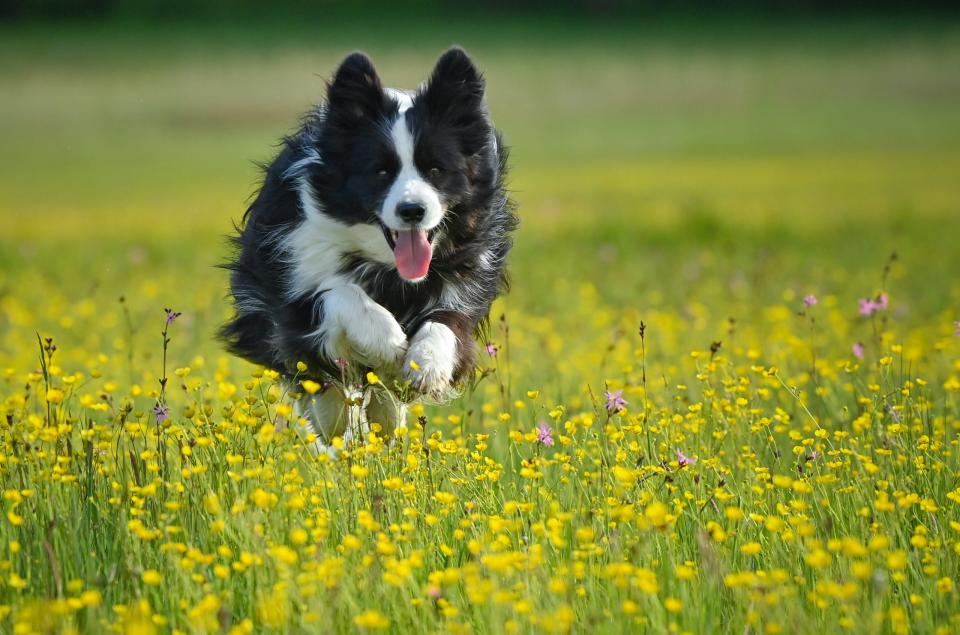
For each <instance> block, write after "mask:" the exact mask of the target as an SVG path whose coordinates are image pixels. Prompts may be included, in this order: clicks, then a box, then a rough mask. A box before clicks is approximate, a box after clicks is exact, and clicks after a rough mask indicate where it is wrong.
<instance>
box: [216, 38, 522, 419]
mask: <svg viewBox="0 0 960 635" xmlns="http://www.w3.org/2000/svg"><path fill="white" fill-rule="evenodd" d="M506 163H507V150H506V148H505V146H504V145H503V143H502V141H501V138H500V135H499V133H498V132H497V131H496V129H495V128H494V126H493V124H492V122H491V120H490V116H489V114H488V111H487V107H486V104H485V101H484V80H483V77H482V76H481V74H480V73H479V72H478V71H477V69H476V68H475V66H474V65H473V63H472V61H471V60H470V58H469V57H468V56H467V54H466V53H464V52H463V51H462V50H461V49H458V48H453V49H450V50H449V51H447V52H446V53H444V54H443V55H442V56H441V57H440V59H439V60H438V62H437V64H436V67H435V68H434V70H433V73H432V74H431V76H430V78H429V79H428V80H427V82H425V83H424V84H423V85H422V86H421V87H420V88H419V89H418V90H417V91H415V92H411V93H408V92H401V91H397V90H393V89H385V88H383V86H382V85H381V82H380V78H379V77H378V75H377V72H376V70H375V69H374V66H373V63H372V62H371V60H370V58H368V57H367V56H366V55H364V54H363V53H354V54H352V55H350V56H349V57H347V58H346V60H344V62H343V63H342V65H341V66H340V68H339V70H338V71H337V72H336V75H335V77H334V79H333V80H332V81H331V82H330V83H329V84H328V89H327V100H326V103H324V104H321V105H318V106H316V107H315V108H314V109H313V110H312V111H311V112H310V113H309V114H308V115H307V116H306V117H305V118H304V121H303V125H302V127H301V128H300V130H299V131H298V132H297V133H296V134H294V135H293V136H291V137H289V138H287V139H285V140H284V143H283V147H282V150H281V151H280V153H279V156H277V157H276V159H275V160H274V161H273V162H272V163H271V164H270V165H269V166H268V167H267V168H266V175H265V178H264V182H263V185H262V187H261V189H260V191H259V193H258V195H257V197H256V199H255V200H254V202H253V204H252V205H251V206H250V208H249V209H248V210H247V212H246V214H245V215H244V220H243V224H242V227H241V228H239V229H238V233H239V235H238V236H236V237H235V238H234V239H233V240H234V244H235V246H236V255H235V258H234V259H233V261H232V262H231V263H230V264H229V265H228V266H229V268H230V270H231V272H232V273H231V279H230V282H231V292H232V296H233V301H234V305H235V308H236V315H235V317H234V318H233V319H232V320H231V321H229V322H228V323H227V324H225V325H224V327H223V329H222V331H221V335H222V338H223V339H224V341H225V342H226V343H227V346H228V348H229V349H230V350H231V351H232V352H234V353H236V354H237V355H240V356H241V357H244V358H246V359H248V360H250V361H251V362H254V363H257V364H261V365H263V366H266V367H269V368H273V369H276V370H278V371H280V372H281V373H283V374H284V375H285V376H287V377H288V378H292V377H293V376H294V375H295V374H297V371H296V364H297V362H298V361H303V362H305V363H306V364H307V366H308V368H309V371H308V373H307V375H308V376H311V377H312V378H314V379H317V380H319V381H325V380H327V379H329V378H330V377H338V376H339V371H338V370H337V367H336V362H335V360H336V359H338V358H343V359H346V360H347V361H348V362H350V363H351V364H354V365H357V366H360V367H369V368H374V369H377V370H378V372H386V373H390V372H397V373H399V374H401V375H402V376H403V377H405V378H407V379H410V380H411V382H412V385H413V386H414V388H415V389H417V390H418V391H420V392H422V393H425V394H433V395H438V394H441V393H443V392H444V391H445V390H446V389H447V388H449V387H450V385H451V384H452V383H454V382H456V381H457V380H458V379H460V378H461V377H462V376H463V375H464V374H465V373H467V372H468V371H470V370H471V369H472V368H473V364H474V359H475V354H474V349H475V345H474V335H475V333H476V332H477V330H478V329H479V328H480V327H481V325H482V324H483V322H484V320H485V318H486V316H487V313H488V312H489V310H490V305H491V303H492V302H493V300H494V299H495V298H496V297H497V296H498V295H499V294H500V293H501V292H503V291H504V289H505V287H506V284H507V277H506V270H505V260H506V256H507V253H508V251H509V250H510V247H511V238H510V234H511V232H512V231H513V229H514V228H515V226H516V217H515V215H514V213H513V205H512V203H511V202H510V200H509V198H508V196H507V193H506V189H505V185H504V176H505V173H506ZM405 241H406V242H405ZM414 245H416V246H414ZM427 245H429V246H427ZM431 253H432V258H431V257H430V254H431ZM425 261H426V262H429V270H428V271H426V273H425V274H424V275H421V274H422V273H423V272H422V270H421V269H418V268H417V267H421V268H422V265H423V263H424V262H425ZM411 262H412V264H411ZM404 263H406V264H404ZM401 273H402V274H403V275H401ZM411 362H414V363H413V364H411ZM299 377H300V378H303V374H302V373H301V374H299ZM337 399H338V398H335V399H334V401H336V400H337ZM304 411H305V412H307V413H308V414H310V416H311V417H312V418H313V419H314V421H315V423H316V424H318V426H319V428H320V430H321V431H322V432H323V433H324V434H325V435H326V436H328V437H329V436H330V435H332V434H333V433H338V432H339V431H340V430H341V429H342V425H340V424H331V423H330V422H328V421H318V420H317V419H320V418H324V415H322V414H319V413H320V412H321V410H318V409H317V407H316V404H313V405H307V407H304Z"/></svg>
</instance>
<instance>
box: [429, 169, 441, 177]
mask: <svg viewBox="0 0 960 635" xmlns="http://www.w3.org/2000/svg"><path fill="white" fill-rule="evenodd" d="M442 172H443V169H442V168H438V167H432V168H430V178H431V179H435V178H437V177H439V176H440V174H441V173H442Z"/></svg>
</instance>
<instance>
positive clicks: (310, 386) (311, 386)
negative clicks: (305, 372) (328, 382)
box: [300, 379, 323, 395]
mask: <svg viewBox="0 0 960 635" xmlns="http://www.w3.org/2000/svg"><path fill="white" fill-rule="evenodd" d="M300 385H301V386H303V389H304V390H306V391H307V392H308V393H310V394H311V395H315V394H316V393H317V391H319V390H320V389H321V388H323V386H322V385H320V384H318V383H317V382H315V381H313V380H312V379H304V380H303V381H301V382H300Z"/></svg>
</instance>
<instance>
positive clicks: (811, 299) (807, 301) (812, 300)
mask: <svg viewBox="0 0 960 635" xmlns="http://www.w3.org/2000/svg"><path fill="white" fill-rule="evenodd" d="M817 302H819V300H817V296H815V295H813V294H812V293H810V294H807V295H806V297H804V298H803V304H804V306H806V307H807V308H810V307H812V306H813V305H814V304H817Z"/></svg>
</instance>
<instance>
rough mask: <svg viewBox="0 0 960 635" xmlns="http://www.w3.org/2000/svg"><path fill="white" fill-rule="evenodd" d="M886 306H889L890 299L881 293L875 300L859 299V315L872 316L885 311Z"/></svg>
mask: <svg viewBox="0 0 960 635" xmlns="http://www.w3.org/2000/svg"><path fill="white" fill-rule="evenodd" d="M888 306H890V297H889V296H888V295H887V294H886V293H881V294H880V295H879V296H878V297H877V299H876V300H873V299H871V298H861V299H860V302H859V307H860V315H873V314H874V313H876V312H877V311H886V310H887V307H888Z"/></svg>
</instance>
